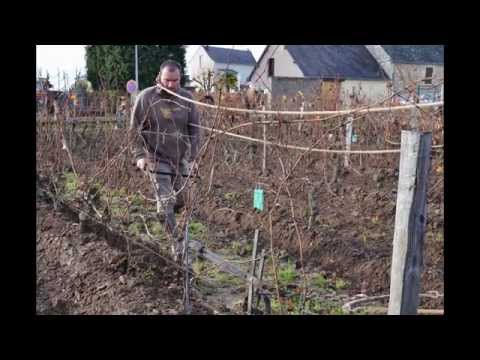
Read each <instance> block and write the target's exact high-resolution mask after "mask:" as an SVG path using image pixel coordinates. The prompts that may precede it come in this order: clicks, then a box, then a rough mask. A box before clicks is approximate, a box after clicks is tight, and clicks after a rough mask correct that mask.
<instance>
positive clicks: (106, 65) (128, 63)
mask: <svg viewBox="0 0 480 360" xmlns="http://www.w3.org/2000/svg"><path fill="white" fill-rule="evenodd" d="M85 57H86V65H87V79H88V80H89V81H90V82H91V83H92V86H93V88H94V89H108V90H124V89H125V85H126V83H127V81H128V80H130V79H135V46H134V45H87V46H86V53H85ZM167 59H172V60H175V61H178V62H179V63H180V65H181V66H182V73H183V72H184V69H185V47H184V46H182V45H138V82H139V85H140V88H141V89H144V88H146V87H148V86H152V85H153V84H154V83H155V78H156V76H157V74H158V71H159V69H160V64H161V63H162V62H163V61H165V60H167ZM184 83H185V76H183V77H182V79H181V84H182V85H184Z"/></svg>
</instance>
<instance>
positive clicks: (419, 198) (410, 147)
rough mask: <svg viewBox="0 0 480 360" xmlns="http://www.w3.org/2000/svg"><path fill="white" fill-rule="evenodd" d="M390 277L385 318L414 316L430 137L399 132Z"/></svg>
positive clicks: (421, 258)
mask: <svg viewBox="0 0 480 360" xmlns="http://www.w3.org/2000/svg"><path fill="white" fill-rule="evenodd" d="M401 141H402V142H401V144H402V145H401V154H400V171H399V175H398V177H399V180H398V192H397V209H396V214H395V232H394V236H393V253H392V266H391V275H390V298H389V304H388V314H389V315H407V314H409V315H414V314H416V313H417V308H418V305H419V302H420V298H419V294H420V277H421V272H422V267H423V237H424V232H425V224H426V222H427V218H426V216H427V214H426V211H427V207H426V195H427V184H428V175H429V171H430V153H431V147H432V134H431V133H424V134H421V133H419V132H416V131H402V140H401Z"/></svg>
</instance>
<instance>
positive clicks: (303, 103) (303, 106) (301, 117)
mask: <svg viewBox="0 0 480 360" xmlns="http://www.w3.org/2000/svg"><path fill="white" fill-rule="evenodd" d="M304 110H305V101H302V106H300V111H301V112H302V113H303V111H304ZM300 120H303V114H302V115H300ZM302 126H303V121H300V122H299V123H298V131H299V132H300V131H301V130H302Z"/></svg>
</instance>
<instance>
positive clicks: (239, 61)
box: [187, 45, 255, 88]
mask: <svg viewBox="0 0 480 360" xmlns="http://www.w3.org/2000/svg"><path fill="white" fill-rule="evenodd" d="M254 66H255V58H254V57H253V55H252V53H251V51H250V50H236V49H226V48H220V47H214V46H209V45H201V46H199V48H198V49H197V50H196V51H195V53H194V54H193V55H192V58H191V60H190V61H189V63H188V64H187V72H188V74H189V75H190V79H191V81H190V84H188V85H190V86H195V87H197V88H202V87H209V86H211V85H212V83H213V81H214V80H215V79H218V76H219V75H221V74H225V73H230V74H232V75H234V76H235V77H236V79H237V87H240V86H245V85H246V83H247V77H248V76H249V75H250V73H251V71H252V70H253V68H254Z"/></svg>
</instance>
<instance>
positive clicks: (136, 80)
mask: <svg viewBox="0 0 480 360" xmlns="http://www.w3.org/2000/svg"><path fill="white" fill-rule="evenodd" d="M135 82H136V83H137V92H138V91H139V90H140V85H139V84H138V45H135Z"/></svg>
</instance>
